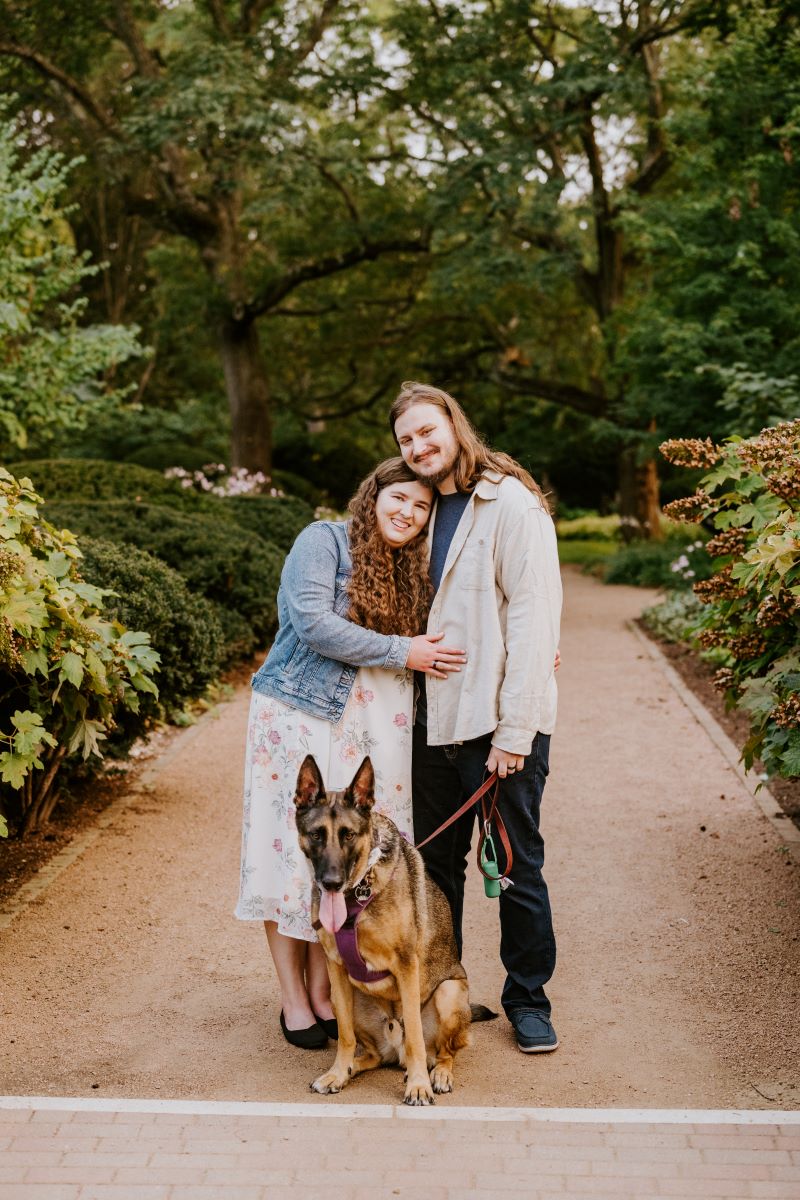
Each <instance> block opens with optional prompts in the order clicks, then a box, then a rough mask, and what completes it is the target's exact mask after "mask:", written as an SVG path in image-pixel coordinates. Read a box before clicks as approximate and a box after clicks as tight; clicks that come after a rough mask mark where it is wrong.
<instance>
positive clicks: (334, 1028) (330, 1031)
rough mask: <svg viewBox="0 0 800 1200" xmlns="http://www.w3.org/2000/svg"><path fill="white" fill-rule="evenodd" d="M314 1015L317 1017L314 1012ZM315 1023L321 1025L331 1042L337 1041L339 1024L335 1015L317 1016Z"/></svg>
mask: <svg viewBox="0 0 800 1200" xmlns="http://www.w3.org/2000/svg"><path fill="white" fill-rule="evenodd" d="M314 1016H315V1017H317V1014H316V1013H314ZM317 1024H318V1025H321V1026H322V1028H323V1029H324V1030H325V1033H326V1035H327V1036H328V1037H329V1038H330V1039H331V1041H332V1042H338V1040H339V1026H338V1024H337V1023H336V1017H317Z"/></svg>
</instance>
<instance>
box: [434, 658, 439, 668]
mask: <svg viewBox="0 0 800 1200" xmlns="http://www.w3.org/2000/svg"><path fill="white" fill-rule="evenodd" d="M433 669H434V671H438V670H439V664H438V663H437V661H436V659H434V660H433Z"/></svg>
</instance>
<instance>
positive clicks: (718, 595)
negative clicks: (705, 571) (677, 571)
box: [693, 563, 745, 604]
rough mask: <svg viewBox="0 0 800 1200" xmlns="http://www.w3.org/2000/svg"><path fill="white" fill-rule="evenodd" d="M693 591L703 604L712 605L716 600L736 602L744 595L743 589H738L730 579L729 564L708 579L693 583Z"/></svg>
mask: <svg viewBox="0 0 800 1200" xmlns="http://www.w3.org/2000/svg"><path fill="white" fill-rule="evenodd" d="M693 591H694V594H695V596H697V599H698V600H702V602H703V604H712V603H714V602H715V601H717V600H737V599H739V598H740V597H741V596H744V595H745V591H744V588H740V587H739V585H738V584H737V583H734V581H733V579H732V578H731V564H730V563H729V564H728V566H727V567H723V568H722V570H721V571H717V573H716V575H712V576H711V578H710V579H701V580H700V582H699V583H695V584H694V585H693Z"/></svg>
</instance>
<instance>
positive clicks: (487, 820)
mask: <svg viewBox="0 0 800 1200" xmlns="http://www.w3.org/2000/svg"><path fill="white" fill-rule="evenodd" d="M491 788H494V792H493V793H492V802H491V806H490V807H489V810H488V812H487V802H486V795H487V792H489V791H490V789H491ZM499 795H500V780H499V778H498V775H497V771H492V773H491V775H490V776H489V778H488V779H485V780H484V781H483V783H482V784H481V786H480V787H479V788H478V790H477V791H476V792H473V794H472V795H471V796H470V798H469V800H466V801H465V802H464V803H463V804H462V805H461V808H458V809H456V811H455V812H454V813H453V814H452V815H451V816H449V817H448V818H447V820H446V821H444V822H442V824H441V825H440V826H439V828H438V829H434V831H433V833H431V834H429V835H428V837H426V838H425V839H424V841H421V842H417V844H416V846H415V849H416V850H419V849H421V848H422V847H423V846H427V844H428V842H432V841H433V839H434V838H436V837H438V836H439V834H440V833H443V832H444V830H445V829H447V828H448V826H450V825H452V824H453V822H454V821H457V820H458V819H459V817H463V816H464V813H466V812H469V810H470V809H471V808H474V806H475V805H476V804H477V803H478V801H479V800H480V802H481V815H482V817H483V829H482V830H481V836H480V838H479V839H478V870H479V871H480V873H481V875H483V876H484V877H485V878H486V879H493V878H494V876H492V875H488V874H487V873H486V871H484V869H483V865H482V863H481V851H482V850H483V844H484V842H485V841H486V838H487V837H488V836H489V828H490V825H491V822H492V821H494V823H495V826H496V828H497V833H498V836H499V838H500V843H501V845H502V847H503V851H504V852H505V856H506V869H505V871H504V872H503V875H502V877H501V878H502V879H506V878H507V877H508V876H509V875H510V873H511V868H512V866H513V865H514V854H513V851H512V849H511V842H510V841H509V838H508V833H507V831H506V827H505V823H504V821H503V818H502V817H501V816H500V810H499V808H498V807H497V803H498V800H499Z"/></svg>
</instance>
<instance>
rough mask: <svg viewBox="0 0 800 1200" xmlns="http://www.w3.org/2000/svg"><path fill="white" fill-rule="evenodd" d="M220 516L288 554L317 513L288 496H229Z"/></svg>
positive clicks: (220, 507) (221, 507) (222, 502)
mask: <svg viewBox="0 0 800 1200" xmlns="http://www.w3.org/2000/svg"><path fill="white" fill-rule="evenodd" d="M219 512H220V516H225V517H227V518H228V519H229V520H232V521H235V522H236V524H237V525H239V526H240V527H241V528H242V529H249V530H250V532H251V533H255V534H258V536H259V537H260V538H262V539H263V540H264V541H265V542H271V543H272V544H273V545H274V546H278V547H280V549H281V550H283V551H286V552H288V551H289V550H291V548H292V543H293V542H294V539H295V538H296V537H297V535H298V533H299V532H300V530H301V529H305V527H306V525H308V524H310V522H311V521H313V520H314V511H313V509H312V508H310V507H309V505H307V504H306V503H305V501H303V500H298V499H296V498H294V497H291V496H287V497H285V498H284V499H273V498H272V497H271V496H226V497H224V498H221V499H220V501H219Z"/></svg>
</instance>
